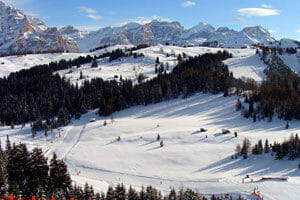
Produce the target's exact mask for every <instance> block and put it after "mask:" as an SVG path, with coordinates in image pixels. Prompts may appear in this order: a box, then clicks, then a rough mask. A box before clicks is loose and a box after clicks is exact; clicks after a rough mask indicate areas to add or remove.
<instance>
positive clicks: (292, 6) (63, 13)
mask: <svg viewBox="0 0 300 200" xmlns="http://www.w3.org/2000/svg"><path fill="white" fill-rule="evenodd" d="M3 1H4V2H5V3H7V4H10V5H13V6H15V7H17V8H20V9H22V10H23V11H25V12H26V13H29V14H32V15H34V16H36V17H38V18H41V19H42V20H43V21H44V22H45V23H46V24H47V25H49V26H65V25H74V26H76V27H80V28H81V29H87V30H95V29H97V28H99V27H104V26H110V25H112V26H116V25H120V24H124V23H126V22H130V21H137V22H147V21H150V20H152V19H159V20H172V21H179V22H180V23H181V24H182V25H183V26H184V27H185V28H190V27H192V26H194V25H197V24H198V23H199V22H201V21H204V22H207V23H209V24H211V25H213V26H215V27H220V26H228V27H229V28H233V29H236V30H241V29H242V28H244V27H246V26H255V25H262V26H263V27H265V28H267V29H269V30H270V32H271V33H272V35H273V36H274V37H275V38H277V39H280V38H284V37H288V38H293V39H298V40H300V20H299V18H300V12H299V9H300V1H299V0H189V1H187V0H3Z"/></svg>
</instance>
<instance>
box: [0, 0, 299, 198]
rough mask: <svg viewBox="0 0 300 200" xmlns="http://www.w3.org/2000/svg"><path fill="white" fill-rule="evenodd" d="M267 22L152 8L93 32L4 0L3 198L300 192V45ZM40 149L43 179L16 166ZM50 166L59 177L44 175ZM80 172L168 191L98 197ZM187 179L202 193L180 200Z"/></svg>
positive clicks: (0, 87) (97, 186) (102, 184)
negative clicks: (220, 20)
mask: <svg viewBox="0 0 300 200" xmlns="http://www.w3.org/2000/svg"><path fill="white" fill-rule="evenodd" d="M8 2H9V1H8ZM185 5H187V7H193V6H196V3H195V2H192V1H186V2H185V3H183V4H182V7H184V8H186V6H185ZM262 7H264V8H249V9H250V10H252V11H253V9H254V10H257V9H259V11H261V12H262V11H264V10H268V9H269V10H270V9H271V8H272V7H270V5H262ZM77 9H78V10H79V11H80V14H82V15H85V14H86V15H87V16H86V17H89V18H93V19H94V20H97V19H98V20H99V19H100V18H102V16H100V15H99V16H98V14H97V12H98V11H96V10H94V9H93V8H88V7H78V8H77ZM249 9H248V10H249ZM242 10H243V9H242ZM271 10H272V9H271ZM244 11H245V10H244ZM111 12H112V13H113V11H111ZM253 12H254V11H253ZM274 12H276V13H279V10H274ZM240 14H241V13H240ZM111 17H113V14H112V16H111ZM158 18H159V17H158ZM249 19H250V17H249ZM235 20H239V21H240V22H242V23H244V22H245V21H244V19H242V18H237V19H235ZM273 31H274V30H273ZM270 32H272V31H271V30H270V31H268V30H267V29H266V28H263V27H262V26H253V27H244V28H243V29H241V30H240V31H236V30H232V29H229V28H228V27H219V28H215V27H213V26H212V25H210V24H208V23H205V22H200V23H199V24H198V25H196V26H193V27H191V28H188V29H187V28H185V27H183V26H182V25H181V24H180V23H179V22H177V21H169V20H166V21H164V20H156V19H154V20H152V21H149V22H148V21H147V22H144V23H136V22H130V23H126V24H122V25H119V26H115V27H110V26H109V27H104V28H100V29H98V30H96V31H91V32H87V31H81V30H79V29H77V28H76V27H73V26H65V27H62V26H60V28H57V27H48V26H47V25H46V24H45V23H44V22H43V21H41V20H40V19H38V18H35V17H32V16H29V15H26V14H25V13H23V12H22V11H21V10H19V9H16V8H13V7H11V6H7V5H5V4H4V3H3V2H2V1H1V0H0V54H1V55H0V200H2V199H6V197H5V198H4V197H2V196H1V195H3V196H9V194H10V193H13V195H14V196H19V197H20V200H26V198H27V197H30V196H31V195H34V196H35V197H36V198H37V199H38V200H42V199H47V198H51V197H56V199H69V197H70V198H72V197H73V198H75V199H78V200H90V199H91V198H92V199H94V200H149V199H151V200H162V199H164V200H176V199H185V200H200V199H201V200H206V199H211V200H217V199H218V200H219V199H222V200H230V199H232V198H231V197H233V199H234V200H235V199H238V200H262V199H265V200H285V199H299V197H300V189H299V188H300V139H299V137H298V134H300V132H298V131H299V130H300V76H299V74H300V50H299V49H300V42H299V41H296V40H293V39H281V40H276V39H275V38H274V37H272V35H271V33H270ZM96 108H97V109H96ZM7 139H9V140H10V142H11V144H12V146H10V147H9V145H7V146H6V140H7ZM265 141H266V143H265ZM23 144H25V145H26V146H25V145H23ZM250 144H251V145H250ZM256 144H257V145H256ZM263 144H267V145H265V147H263ZM22 145H23V146H22ZM241 146H242V147H241ZM26 147H28V149H29V150H30V151H28V152H25V150H24V149H26ZM18 148H19V149H18ZM22 148H23V149H22ZM258 148H259V150H260V153H257V152H258V151H257V150H258ZM12 149H13V150H12ZM20 149H21V151H20ZM40 149H41V150H42V151H43V152H42V153H41V151H40ZM266 149H267V150H266ZM2 150H3V151H2ZM22 150H23V152H22ZM20 152H22V153H24V155H23V154H22V153H20ZM33 152H35V154H34V153H33ZM34 155H40V157H42V158H44V157H43V156H45V157H46V158H47V159H48V160H47V161H46V159H44V160H43V161H44V164H45V166H46V167H45V168H44V169H43V170H44V171H43V172H44V173H43V175H45V176H44V177H43V178H44V179H43V180H42V181H40V180H37V181H40V182H39V183H38V185H37V184H34V183H33V182H34V180H33V179H38V178H37V177H38V176H39V174H38V173H36V174H35V176H32V177H33V178H32V177H30V178H27V177H25V176H26V175H24V174H25V172H24V171H25V170H24V171H22V170H23V168H22V167H20V170H21V171H20V177H17V176H18V172H19V171H17V170H14V167H16V166H18V164H19V165H20V166H22V164H23V163H22V162H26V166H24V169H25V168H26V169H27V171H26V172H27V173H28V174H29V173H31V175H32V174H34V172H40V171H38V170H37V169H36V168H38V167H40V166H38V167H36V166H37V165H39V164H37V163H35V161H36V160H37V159H36V160H34V159H32V157H34ZM54 155H57V160H56V159H51V158H55V156H54ZM22 156H24V158H26V159H27V160H26V159H23V160H22V159H19V158H22ZM26 156H27V157H26ZM37 157H38V156H37ZM30 159H31V160H30ZM56 161H57V162H56ZM14 162H15V163H14ZM16 163H17V164H16ZM28 163H30V164H28ZM53 163H54V164H53ZM57 163H58V164H57ZM34 164H36V165H34ZM59 164H60V167H61V166H62V167H61V168H59V167H57V166H59ZM24 165H25V164H24ZM33 166H35V167H36V168H35V167H33ZM53 166H54V167H53ZM66 166H67V167H66ZM55 167H57V169H56V170H58V171H59V170H61V169H63V170H64V172H62V173H61V174H64V175H66V176H65V178H66V179H67V180H66V181H65V182H66V183H65V182H64V181H57V182H60V183H61V184H62V185H64V187H65V188H62V187H61V188H59V187H57V188H55V187H56V186H55V187H54V186H53V188H54V189H53V188H51V186H49V185H51V184H52V185H55V184H53V183H54V182H55V180H53V179H55V178H53V177H55V176H53V174H56V173H57V171H56V173H54V172H53V171H52V174H51V168H52V169H53V168H55ZM8 168H9V169H8ZM63 170H61V171H63ZM54 171H55V170H54ZM68 173H69V174H70V177H71V179H70V177H69V174H68ZM57 174H60V173H57ZM27 176H28V177H29V176H30V175H27ZM24 177H25V178H24ZM41 179H42V178H41ZM50 180H51V181H50ZM60 180H61V179H60ZM30 181H31V182H30ZM71 181H72V183H71ZM87 183H88V184H90V185H92V187H93V189H94V190H95V192H99V193H100V194H101V192H104V193H105V192H107V191H109V189H110V188H111V187H113V188H117V187H119V186H121V185H122V186H123V185H124V186H125V187H126V189H129V188H131V187H133V188H134V189H136V190H137V191H139V190H141V191H144V189H145V188H144V187H147V186H150V185H151V186H153V187H154V188H156V189H157V190H158V191H161V193H162V195H166V197H165V198H163V197H162V196H159V198H150V197H145V198H143V197H142V192H141V193H139V195H140V196H139V197H138V198H129V195H128V196H127V197H126V195H125V196H123V197H124V198H123V199H122V198H119V196H116V195H119V194H114V195H112V196H109V195H108V192H107V194H106V196H105V195H102V194H101V195H102V196H101V197H100V194H86V193H87V192H86V191H85V189H86V184H87ZM26 184H27V185H26ZM28 185H29V186H28ZM21 186H23V187H24V188H26V189H24V188H22V187H21ZM73 186H74V187H73ZM75 186H76V187H75ZM77 186H78V187H77ZM81 187H82V188H85V189H83V190H82V191H80V190H81ZM87 187H89V185H87ZM31 188H34V189H31ZM49 188H51V189H53V190H50V189H49ZM108 188H109V189H108ZM22 189H24V191H25V190H26V191H25V192H27V193H25V192H24V191H22ZM147 189H148V188H146V192H149V191H147ZM172 189H175V190H176V191H178V197H176V198H173V196H171V195H170V196H168V195H169V194H170V193H172V191H173V190H172ZM181 189H183V190H181ZM188 189H191V190H192V193H193V191H195V192H196V193H197V194H199V196H197V197H195V196H193V195H191V196H188V195H190V194H189V193H187V196H188V197H187V198H179V193H180V192H183V191H184V190H186V191H188ZM46 190H48V191H46ZM154 190H155V189H154ZM78 191H79V192H78ZM151 191H152V190H151ZM151 191H150V192H149V193H151ZM155 191H156V190H155ZM170 191H171V192H170ZM253 191H256V192H257V191H260V195H258V196H259V197H258V196H255V195H254V193H252V192H253ZM22 192H24V193H22ZM76 192H77V193H79V194H76ZM80 192H81V193H80ZM156 192H157V191H156ZM84 193H85V194H84ZM116 193H117V192H116ZM22 194H26V195H28V196H24V195H23V196H22ZM82 194H83V196H80V195H82ZM136 194H138V193H136ZM158 194H159V193H158ZM193 194H195V193H193ZM255 194H258V193H255ZM72 195H73V196H72ZM76 195H77V196H76ZM84 195H85V196H84ZM215 195H216V196H215ZM146 196H147V195H146ZM175 196H176V193H175ZM200 196H201V197H200ZM230 196H231V197H230ZM261 196H263V198H261ZM125 197H126V198H125ZM181 197H182V196H181ZM184 197H186V196H184ZM216 197H217V198H216ZM22 198H24V199H22Z"/></svg>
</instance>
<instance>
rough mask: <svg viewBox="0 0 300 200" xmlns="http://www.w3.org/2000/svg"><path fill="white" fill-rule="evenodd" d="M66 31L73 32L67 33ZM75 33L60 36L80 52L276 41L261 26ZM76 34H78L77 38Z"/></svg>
mask: <svg viewBox="0 0 300 200" xmlns="http://www.w3.org/2000/svg"><path fill="white" fill-rule="evenodd" d="M66 29H70V30H71V29H73V30H72V31H70V33H68V32H66V31H65V30H66ZM75 30H76V29H75V28H74V27H72V28H71V27H68V28H66V27H64V28H62V29H60V33H61V34H62V35H63V36H64V37H65V38H72V39H73V40H74V41H75V42H76V44H77V45H78V46H79V48H80V50H81V51H87V50H89V49H91V48H95V47H98V46H101V45H107V44H110V45H116V44H126V45H129V44H132V45H139V44H141V43H147V44H150V45H157V44H165V43H170V44H176V45H199V44H202V43H203V42H215V41H216V42H218V46H220V47H243V46H249V45H252V44H256V43H260V44H266V45H267V44H269V43H270V42H272V43H273V42H275V41H276V40H275V39H274V38H273V37H272V36H271V34H270V33H269V32H268V30H266V29H264V28H263V27H261V26H255V27H248V28H245V29H243V30H242V31H235V30H230V29H229V28H227V27H220V28H218V29H215V28H214V27H213V26H211V25H209V24H207V23H204V22H201V23H200V24H198V25H197V26H194V27H192V28H190V29H184V27H183V26H182V25H181V24H180V23H179V22H164V21H157V20H154V21H152V22H150V23H147V24H138V23H129V24H126V25H124V26H122V27H105V28H101V29H99V30H98V31H95V32H91V33H88V34H86V33H82V32H80V31H79V30H76V31H75ZM74 32H76V34H75V35H74ZM74 36H75V37H74ZM79 36H81V37H79Z"/></svg>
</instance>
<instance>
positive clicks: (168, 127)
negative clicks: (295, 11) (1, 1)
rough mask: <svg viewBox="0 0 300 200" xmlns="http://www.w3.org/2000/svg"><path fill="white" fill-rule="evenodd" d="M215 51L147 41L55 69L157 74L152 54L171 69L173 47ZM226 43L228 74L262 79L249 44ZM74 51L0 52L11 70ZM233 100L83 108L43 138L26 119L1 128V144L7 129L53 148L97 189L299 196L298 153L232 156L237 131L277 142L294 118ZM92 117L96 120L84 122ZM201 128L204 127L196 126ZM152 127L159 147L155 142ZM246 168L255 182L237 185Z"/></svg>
mask: <svg viewBox="0 0 300 200" xmlns="http://www.w3.org/2000/svg"><path fill="white" fill-rule="evenodd" d="M125 47H126V46H115V47H109V48H107V49H106V50H99V51H97V52H93V53H89V54H92V55H97V54H101V53H103V52H107V51H112V50H114V49H117V48H121V49H124V48H125ZM129 47H130V46H128V48H129ZM219 50H223V49H220V48H207V47H188V48H183V47H175V46H152V47H148V48H145V49H140V50H138V51H137V52H138V53H143V54H144V55H145V56H144V57H138V58H133V57H123V58H120V59H118V60H114V61H111V62H109V60H108V59H107V58H104V59H99V60H98V61H97V62H98V67H97V68H91V63H89V64H85V65H82V66H80V67H79V68H77V67H74V68H72V69H66V70H61V71H58V73H59V74H60V75H61V76H65V77H66V79H67V80H70V81H71V83H73V84H75V83H79V85H80V81H82V80H80V79H79V75H80V72H82V74H83V75H84V76H85V79H91V78H94V77H102V78H104V79H108V80H111V79H113V78H114V76H115V75H118V76H119V75H122V76H123V78H130V79H133V80H135V79H136V74H137V73H144V74H145V75H146V76H147V77H148V78H152V77H154V76H156V73H155V61H156V59H157V57H159V60H160V62H161V63H164V64H165V65H166V63H167V62H168V63H169V65H170V69H169V70H170V71H171V70H172V68H173V67H174V66H175V65H176V64H177V57H176V56H172V54H174V53H175V54H176V55H178V54H182V53H185V54H187V56H196V55H199V54H204V53H216V52H217V51H219ZM227 50H228V51H229V52H230V53H232V54H233V58H230V59H228V60H226V61H224V62H225V63H226V64H227V65H228V66H229V69H230V71H232V72H233V75H234V76H235V77H237V78H240V77H243V76H244V77H250V78H253V79H254V80H256V81H258V82H260V81H262V80H263V78H264V77H265V74H264V72H263V71H264V70H265V69H266V68H267V65H265V64H264V63H263V61H261V60H260V57H259V56H258V55H257V54H256V50H255V49H227ZM58 55H59V56H58ZM79 55H87V54H70V53H64V54H42V55H27V56H12V57H3V58H0V59H1V60H2V61H3V62H5V63H6V64H8V63H11V65H10V69H11V70H12V71H13V70H15V71H17V70H20V69H22V68H28V67H29V66H33V65H35V64H40V63H47V62H50V61H57V60H59V59H61V58H64V59H70V58H75V57H77V56H79ZM295 71H296V70H295ZM55 73H57V72H55ZM5 75H6V74H5V73H3V74H2V76H5ZM85 79H84V80H85ZM236 101H237V97H236V96H233V97H227V98H224V97H223V95H212V94H196V95H194V96H192V97H189V98H187V99H181V98H179V99H177V100H170V101H167V102H162V103H159V104H153V105H148V106H137V107H133V108H130V109H127V110H124V111H120V112H117V113H114V114H113V115H112V116H113V118H111V117H107V118H106V117H99V116H98V115H96V113H97V111H96V110H93V111H89V112H88V113H87V114H84V115H82V117H81V119H80V120H75V119H72V121H71V124H69V125H68V126H66V127H62V128H60V130H58V129H56V130H54V131H53V133H49V136H48V137H45V136H44V132H43V131H42V132H38V134H37V135H36V136H35V138H32V133H31V127H30V125H29V124H26V126H25V128H21V126H16V127H15V128H14V129H11V128H10V127H3V128H1V129H0V137H1V141H2V146H3V145H4V141H5V137H6V135H9V137H10V140H11V141H12V142H16V143H19V142H22V143H25V144H27V145H28V147H29V148H34V147H40V148H42V149H43V151H44V153H45V155H46V156H47V157H51V156H52V154H53V153H54V152H56V153H57V155H58V157H59V158H61V159H63V160H64V161H65V162H66V164H67V165H68V167H69V170H70V173H71V177H72V180H73V182H74V183H76V184H79V185H84V183H85V182H88V183H89V184H92V185H93V187H94V188H95V189H96V190H97V191H106V190H107V187H108V186H109V185H112V186H116V184H117V183H124V184H125V186H127V187H129V186H130V185H132V186H134V187H136V188H140V187H141V186H142V185H144V186H146V185H149V184H151V185H153V186H155V187H156V188H158V189H159V190H161V191H162V192H165V193H167V192H168V191H169V189H170V187H175V188H181V187H183V188H192V189H195V190H196V191H199V192H200V193H204V194H207V195H209V194H213V193H215V194H222V193H230V194H233V195H238V194H242V195H244V196H245V197H247V198H250V199H251V198H254V197H252V196H251V195H250V194H251V192H252V191H253V189H254V188H255V187H258V188H259V190H260V191H261V192H262V193H263V195H264V197H265V199H274V200H275V199H276V200H277V199H278V200H279V199H293V198H294V197H296V196H298V195H300V193H299V190H297V188H298V187H299V186H300V178H299V175H300V174H299V173H300V172H299V170H298V169H297V167H298V162H299V161H298V160H295V161H288V160H286V159H284V160H280V161H278V160H275V159H274V157H272V156H271V154H266V155H261V156H252V155H251V156H250V157H249V159H247V160H243V159H237V160H236V159H232V158H231V157H232V155H234V154H235V148H236V145H237V144H241V143H242V141H243V140H244V138H246V137H247V138H248V139H250V141H251V142H252V143H253V144H254V143H256V142H257V141H258V140H259V139H262V140H265V139H266V138H268V140H269V142H270V143H273V142H274V141H279V142H281V141H283V140H285V139H288V138H289V137H290V135H291V134H292V133H297V130H298V129H299V128H300V123H299V122H297V121H292V122H290V128H289V129H288V130H286V129H285V122H284V121H282V120H278V119H275V120H274V121H273V122H271V123H270V122H267V121H261V122H257V123H253V122H252V120H251V119H245V118H243V117H242V116H241V114H240V112H236V111H235V105H236ZM93 118H95V119H96V121H95V122H92V123H91V122H90V121H91V119H93ZM104 121H106V122H107V125H106V126H104ZM200 128H205V129H207V130H208V131H207V132H204V133H202V132H200ZM222 129H229V130H230V131H231V132H232V133H233V132H235V131H236V132H237V133H238V137H237V138H236V137H234V135H233V134H229V135H223V134H222ZM59 132H60V133H59ZM158 134H159V135H160V137H161V139H160V141H163V144H164V145H163V147H161V146H160V141H157V135H158ZM118 138H119V139H118ZM245 175H250V177H251V178H253V179H254V182H253V183H251V182H250V180H246V183H245V184H243V183H242V179H243V178H244V177H245ZM262 177H289V179H288V182H283V181H260V179H261V178H262ZM279 188H280V190H281V192H280V193H278V189H279ZM290 191H293V192H290ZM254 199H255V198H254Z"/></svg>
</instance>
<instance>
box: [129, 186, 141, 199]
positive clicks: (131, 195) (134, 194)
mask: <svg viewBox="0 0 300 200" xmlns="http://www.w3.org/2000/svg"><path fill="white" fill-rule="evenodd" d="M127 198H128V200H139V195H138V193H137V192H136V191H135V189H133V188H132V187H131V186H130V187H129V189H128V195H127Z"/></svg>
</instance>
